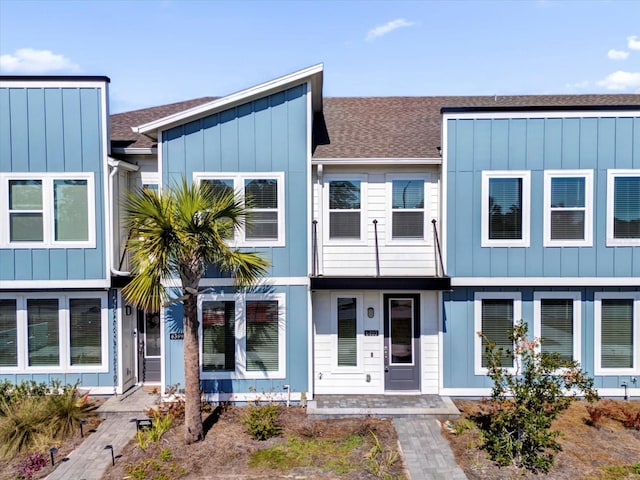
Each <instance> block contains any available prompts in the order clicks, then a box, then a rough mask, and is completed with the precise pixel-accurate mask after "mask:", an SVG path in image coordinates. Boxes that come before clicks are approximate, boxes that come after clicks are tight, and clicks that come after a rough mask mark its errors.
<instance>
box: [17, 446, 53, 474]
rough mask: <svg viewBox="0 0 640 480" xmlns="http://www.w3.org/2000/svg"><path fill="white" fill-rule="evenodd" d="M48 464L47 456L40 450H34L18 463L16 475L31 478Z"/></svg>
mask: <svg viewBox="0 0 640 480" xmlns="http://www.w3.org/2000/svg"><path fill="white" fill-rule="evenodd" d="M46 466H47V458H46V457H45V456H44V455H42V454H41V453H40V452H33V453H32V454H31V455H29V456H28V457H27V458H26V459H25V460H24V461H22V462H21V463H20V465H18V468H17V470H16V477H17V478H20V479H25V480H31V477H33V475H34V474H36V473H37V472H39V471H40V470H42V469H43V468H44V467H46Z"/></svg>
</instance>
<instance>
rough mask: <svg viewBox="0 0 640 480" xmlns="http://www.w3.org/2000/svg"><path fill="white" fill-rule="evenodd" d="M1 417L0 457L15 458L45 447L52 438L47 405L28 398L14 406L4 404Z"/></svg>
mask: <svg viewBox="0 0 640 480" xmlns="http://www.w3.org/2000/svg"><path fill="white" fill-rule="evenodd" d="M2 411H3V415H2V417H0V456H2V457H3V458H13V457H15V456H16V455H18V454H19V453H21V452H25V451H27V450H33V449H35V448H38V447H40V446H45V444H46V443H48V442H47V440H48V439H49V438H50V437H51V436H52V431H51V429H50V427H49V423H48V418H49V411H48V409H47V403H46V402H43V401H42V399H39V398H26V399H24V400H22V401H20V402H15V403H12V404H8V403H6V402H5V403H3V405H2Z"/></svg>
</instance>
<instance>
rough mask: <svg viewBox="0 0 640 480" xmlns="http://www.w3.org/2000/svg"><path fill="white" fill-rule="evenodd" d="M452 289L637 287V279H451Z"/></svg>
mask: <svg viewBox="0 0 640 480" xmlns="http://www.w3.org/2000/svg"><path fill="white" fill-rule="evenodd" d="M451 286H452V287H637V286H638V277H452V278H451Z"/></svg>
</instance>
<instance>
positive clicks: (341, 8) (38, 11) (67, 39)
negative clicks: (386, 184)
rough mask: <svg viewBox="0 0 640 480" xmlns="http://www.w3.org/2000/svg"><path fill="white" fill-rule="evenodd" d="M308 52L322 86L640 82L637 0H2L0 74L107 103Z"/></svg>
mask: <svg viewBox="0 0 640 480" xmlns="http://www.w3.org/2000/svg"><path fill="white" fill-rule="evenodd" d="M317 63H324V68H325V77H324V78H325V81H324V94H325V96H387V95H485V94H486V95H507V94H543V93H559V94H560V93H563V94H564V93H576V94H577V93H604V92H610V93H640V2H639V1H633V0H628V1H595V0H592V1H578V0H575V1H562V2H559V1H551V0H537V1H524V0H522V1H517V0H512V1H507V0H503V1H493V2H488V1H479V0H478V1H463V0H459V1H411V2H403V1H397V2H388V1H373V2H371V1H367V2H365V1H340V0H334V1H293V0H290V1H278V2H274V1H236V2H227V1H204V0H186V1H179V0H160V1H154V0H138V1H123V0H110V1H101V0H93V1H88V0H86V1H82V0H77V1H60V0H46V1H36V0H0V72H1V73H2V74H6V75H18V74H31V75H34V74H35V75H40V74H42V75H66V74H73V75H106V76H108V77H110V78H111V86H110V95H111V108H112V111H113V112H120V111H126V110H133V109H137V108H143V107H147V106H153V105H160V104H163V103H170V102H175V101H180V100H186V99H190V98H197V97H202V96H221V95H226V94H229V93H232V92H235V91H238V90H241V89H244V88H247V87H250V86H252V85H255V84H259V83H262V82H264V81H267V80H270V79H272V78H275V77H278V76H281V75H285V74H287V73H290V72H293V71H295V70H298V69H301V68H304V67H307V66H310V65H314V64H317Z"/></svg>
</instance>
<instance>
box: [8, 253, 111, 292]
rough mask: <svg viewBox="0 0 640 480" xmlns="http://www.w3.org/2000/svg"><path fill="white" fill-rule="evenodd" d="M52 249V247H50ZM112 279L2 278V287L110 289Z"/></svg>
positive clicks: (26, 288)
mask: <svg viewBox="0 0 640 480" xmlns="http://www.w3.org/2000/svg"><path fill="white" fill-rule="evenodd" d="M48 250H51V249H48ZM110 286H111V279H110V278H109V277H108V276H107V278H105V279H91V280H0V289H8V290H9V289H21V290H34V291H37V290H42V289H51V290H53V289H60V288H64V289H67V290H71V289H87V288H96V289H108V288H109V287H110Z"/></svg>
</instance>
